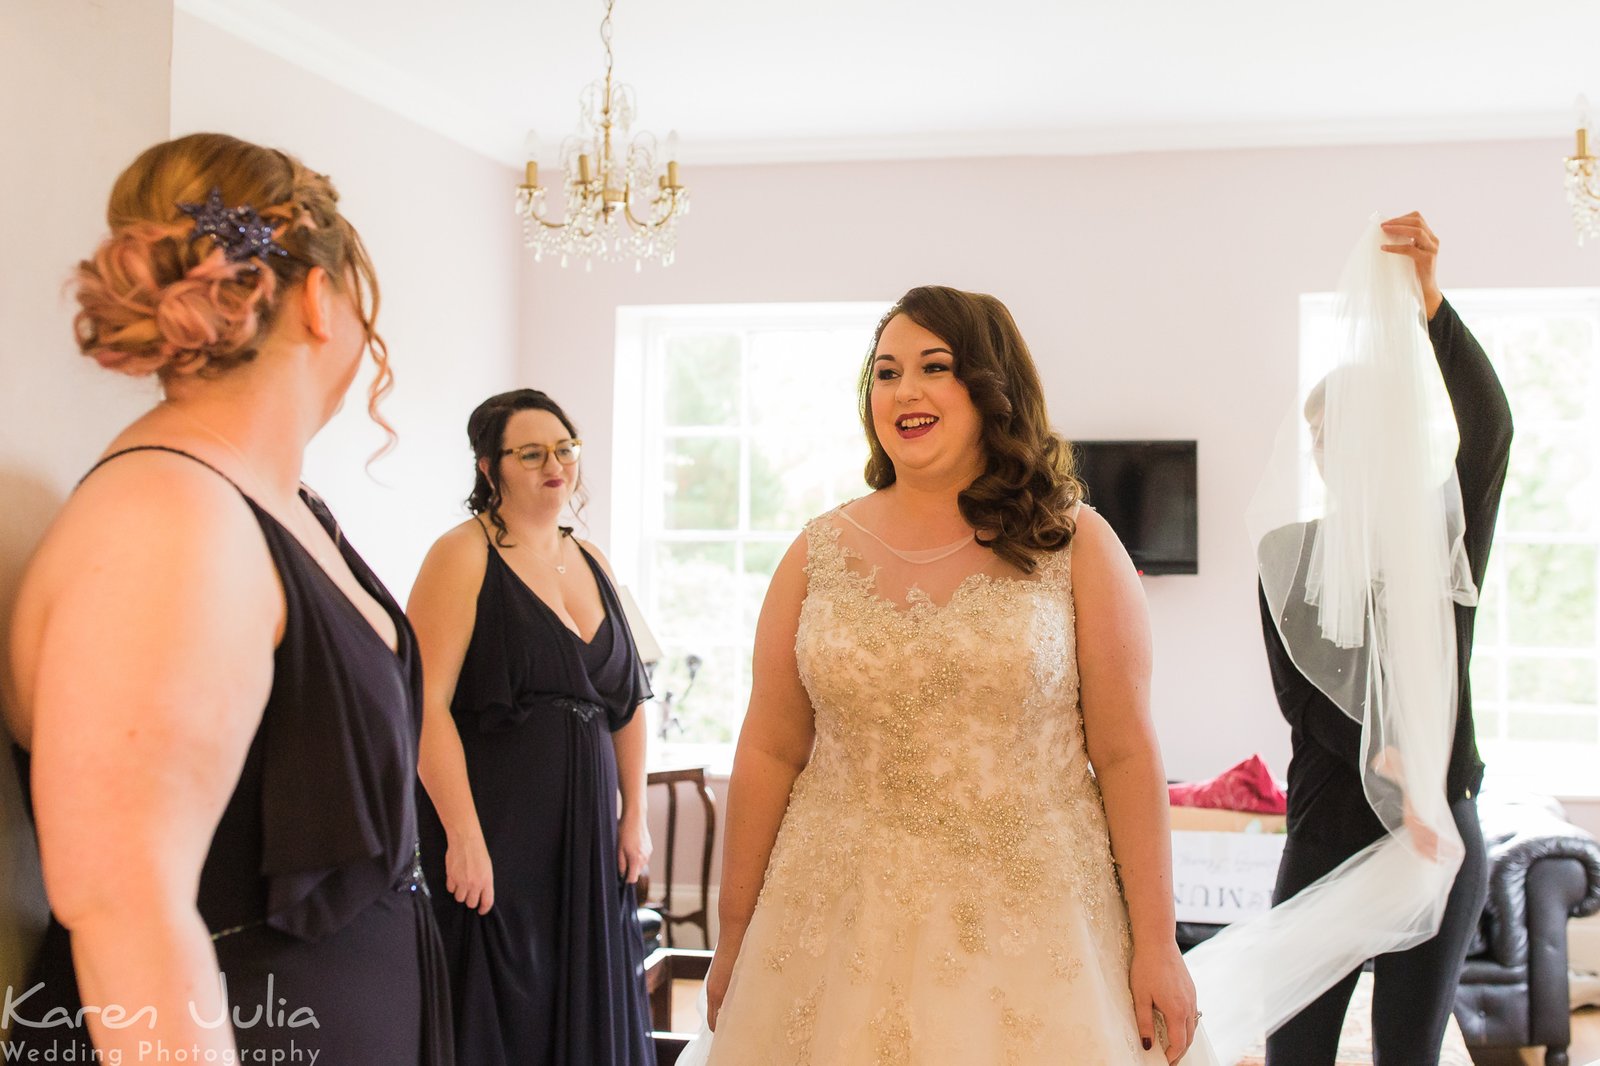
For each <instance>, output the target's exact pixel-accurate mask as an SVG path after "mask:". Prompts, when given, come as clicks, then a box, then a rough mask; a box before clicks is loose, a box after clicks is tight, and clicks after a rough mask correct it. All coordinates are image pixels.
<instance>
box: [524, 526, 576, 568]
mask: <svg viewBox="0 0 1600 1066" xmlns="http://www.w3.org/2000/svg"><path fill="white" fill-rule="evenodd" d="M566 542H567V535H566V534H565V533H562V534H561V539H560V540H558V541H556V554H557V556H559V555H560V554H561V549H562V546H563V545H565V544H566ZM528 554H529V555H531V556H533V557H534V558H535V559H537V560H539V561H540V562H541V563H543V564H544V565H546V566H553V567H555V571H556V573H558V574H565V573H566V572H567V564H566V563H552V562H551V561H550V560H549V559H546V558H545V557H544V556H542V555H540V554H539V553H538V552H536V551H534V550H533V549H532V548H529V549H528Z"/></svg>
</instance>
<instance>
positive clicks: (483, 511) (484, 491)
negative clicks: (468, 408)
mask: <svg viewBox="0 0 1600 1066" xmlns="http://www.w3.org/2000/svg"><path fill="white" fill-rule="evenodd" d="M518 411H548V412H549V413H550V414H553V415H555V416H556V418H557V419H558V420H560V422H561V425H562V426H564V427H565V428H566V431H567V436H568V437H569V438H573V439H576V438H577V436H578V427H577V426H575V425H573V423H572V419H570V418H568V417H567V412H565V411H563V410H562V409H561V405H560V404H558V403H556V402H555V401H554V400H552V399H551V398H550V396H549V394H548V393H544V392H540V391H539V390H538V389H512V390H511V391H510V392H501V393H497V394H495V395H494V396H491V397H489V398H488V399H487V400H485V401H483V402H482V403H480V404H479V405H478V406H477V407H475V408H474V409H473V411H472V414H470V415H468V416H467V441H468V443H470V444H471V445H472V458H473V459H474V460H475V463H474V465H473V479H472V494H471V495H469V496H468V497H467V510H468V511H469V512H471V513H472V514H475V515H487V516H488V517H489V521H490V522H492V523H493V524H494V529H495V534H494V540H495V543H496V544H498V545H500V546H501V547H503V548H504V547H509V546H510V545H509V544H507V542H506V537H507V536H508V535H509V533H510V531H509V530H508V529H507V528H506V520H505V519H504V518H502V517H500V504H501V502H502V501H503V499H504V497H503V496H502V495H501V492H500V460H502V459H504V458H505V456H504V455H503V454H502V453H503V452H504V450H505V447H506V423H508V422H510V421H511V416H512V415H514V414H516V413H517V412H518ZM587 500H588V493H587V492H585V491H584V488H583V474H582V472H581V471H580V472H579V474H578V480H577V483H576V484H575V485H574V486H573V498H572V501H571V502H572V510H573V514H574V515H579V516H581V515H582V513H583V505H584V503H585V502H587ZM561 531H562V532H563V533H566V534H568V535H571V533H572V527H571V526H562V527H561Z"/></svg>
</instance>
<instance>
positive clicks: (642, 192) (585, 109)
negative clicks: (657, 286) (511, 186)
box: [516, 0, 689, 270]
mask: <svg viewBox="0 0 1600 1066" xmlns="http://www.w3.org/2000/svg"><path fill="white" fill-rule="evenodd" d="M615 2H616V0H606V14H605V18H604V19H603V20H602V21H601V23H600V39H601V41H602V42H604V44H605V49H606V73H605V77H604V78H603V79H601V80H600V81H596V82H593V83H591V84H590V85H589V86H588V87H587V88H585V89H584V90H583V94H582V95H581V96H580V97H579V101H578V106H579V110H578V132H577V133H575V134H573V135H572V136H570V137H568V138H566V140H564V141H563V142H562V143H561V154H560V159H559V161H558V165H559V166H560V168H561V174H562V184H563V185H564V187H565V188H564V192H565V202H564V204H563V206H562V207H561V210H560V213H559V218H553V217H552V215H551V211H550V205H549V203H548V196H547V194H548V190H547V189H546V188H545V187H544V186H542V185H540V184H539V164H538V161H537V160H536V159H534V158H533V157H534V156H535V155H536V154H537V143H536V141H535V139H534V136H533V134H531V133H530V134H529V135H528V141H529V143H528V146H527V151H528V156H529V159H528V164H527V168H526V173H525V176H524V178H523V183H522V184H521V185H519V186H517V196H516V211H517V214H518V215H519V216H520V217H521V218H522V239H523V242H524V243H525V244H527V246H528V247H529V248H532V249H533V257H534V260H535V261H539V260H542V259H543V258H544V257H545V256H547V255H548V256H551V257H554V258H557V259H559V260H560V262H561V265H562V266H566V265H567V264H568V262H570V261H573V260H580V259H581V260H582V261H583V263H584V267H585V269H589V268H592V267H593V265H594V261H595V260H597V259H598V260H601V261H615V260H623V261H626V260H629V259H631V260H633V265H634V269H635V270H640V269H642V268H643V267H644V263H645V260H647V259H654V260H659V261H660V263H661V265H662V266H671V265H672V261H673V258H674V255H675V253H676V249H677V241H678V230H677V225H678V219H680V218H682V217H683V216H684V215H686V214H688V213H689V190H688V189H687V188H686V187H685V186H684V185H683V184H682V183H681V182H680V181H679V180H678V159H677V154H678V153H677V134H675V133H674V134H669V135H668V137H667V139H666V144H665V145H664V146H663V145H658V143H657V141H656V138H655V136H654V135H653V134H651V133H648V132H641V133H639V134H637V135H632V136H630V134H631V133H632V127H633V119H634V114H635V110H636V108H635V104H634V96H633V89H632V88H630V87H629V86H627V85H623V84H621V83H618V82H615V81H614V80H613V78H612V55H611V9H612V7H613V6H614V5H615ZM658 157H660V158H661V159H662V160H663V161H664V165H659V164H658V163H657V159H658Z"/></svg>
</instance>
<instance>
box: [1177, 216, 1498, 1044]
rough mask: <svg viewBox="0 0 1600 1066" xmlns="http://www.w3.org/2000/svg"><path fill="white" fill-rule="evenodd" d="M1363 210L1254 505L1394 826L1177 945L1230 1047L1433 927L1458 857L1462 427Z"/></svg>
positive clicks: (1296, 644) (1322, 676) (1305, 667)
mask: <svg viewBox="0 0 1600 1066" xmlns="http://www.w3.org/2000/svg"><path fill="white" fill-rule="evenodd" d="M1386 239H1387V238H1385V236H1384V234H1383V231H1382V230H1381V229H1380V228H1379V227H1378V225H1377V222H1376V219H1374V220H1373V222H1372V223H1371V224H1370V225H1369V226H1368V227H1367V230H1366V232H1365V233H1364V234H1363V236H1362V238H1361V240H1360V242H1359V243H1358V244H1357V245H1356V248H1355V250H1354V251H1353V252H1352V253H1351V255H1350V258H1349V261H1348V262H1347V263H1346V265H1345V270H1344V276H1343V278H1342V279H1341V282H1340V292H1339V300H1338V327H1339V332H1338V336H1337V342H1336V344H1335V351H1334V359H1333V365H1332V368H1331V369H1330V370H1329V372H1328V374H1327V375H1326V376H1325V377H1323V378H1321V380H1320V381H1318V382H1317V383H1316V384H1315V385H1313V386H1312V387H1311V388H1310V389H1309V390H1307V393H1306V395H1305V398H1304V400H1303V402H1302V403H1301V404H1297V405H1296V409H1295V410H1294V411H1293V412H1291V413H1290V415H1289V416H1288V417H1287V418H1286V419H1285V421H1284V425H1283V427H1282V429H1281V430H1280V431H1279V434H1278V441H1277V444H1276V446H1275V449H1274V454H1273V456H1272V459H1271V461H1270V463H1269V466H1268V469H1267V473H1266V476H1265V477H1264V478H1263V480H1262V483H1261V486H1260V488H1259V489H1258V490H1257V493H1256V497H1255V499H1254V501H1253V502H1252V504H1251V511H1250V515H1249V525H1250V535H1251V539H1252V541H1253V543H1254V544H1255V545H1256V550H1257V559H1258V562H1259V564H1260V572H1261V585H1262V589H1263V591H1264V592H1265V595H1266V600H1267V604H1268V606H1269V608H1270V609H1271V610H1272V612H1273V618H1274V620H1275V621H1276V623H1277V626H1278V632H1279V634H1280V636H1281V637H1282V639H1283V644H1284V647H1285V648H1286V649H1287V650H1288V652H1289V657H1290V659H1291V660H1292V661H1293V662H1294V664H1295V666H1296V667H1298V668H1299V670H1300V672H1301V673H1303V674H1304V675H1305V676H1306V678H1307V679H1309V680H1310V681H1311V682H1312V683H1314V684H1315V685H1316V686H1317V688H1318V689H1320V690H1321V691H1322V692H1323V693H1324V694H1326V695H1327V696H1328V698H1329V699H1330V700H1332V701H1333V703H1334V704H1336V705H1337V706H1338V707H1339V709H1340V710H1341V711H1343V712H1344V713H1345V714H1346V715H1348V716H1349V717H1350V718H1352V719H1353V720H1355V721H1356V722H1357V723H1359V724H1360V727H1361V731H1360V732H1361V743H1360V752H1359V758H1360V768H1361V773H1362V782H1363V785H1364V788H1365V791H1366V796H1367V799H1368V801H1369V802H1370V804H1371V805H1372V809H1373V811H1374V812H1375V813H1376V814H1377V816H1378V818H1379V820H1380V821H1382V823H1383V825H1384V826H1385V827H1386V828H1387V830H1388V833H1387V834H1386V835H1385V836H1383V837H1382V838H1380V839H1379V840H1378V841H1377V842H1375V843H1373V844H1371V845H1370V846H1368V847H1367V848H1365V849H1364V850H1362V851H1360V852H1358V853H1357V854H1356V855H1354V856H1352V857H1351V858H1350V859H1349V860H1347V861H1346V862H1345V863H1344V864H1343V865H1341V866H1339V867H1338V868H1337V869H1336V870H1334V871H1333V872H1332V873H1330V874H1328V875H1327V876H1326V877H1324V878H1323V879H1322V880H1320V881H1318V882H1316V883H1315V884H1313V885H1311V886H1310V887H1308V888H1307V889H1305V890H1304V891H1302V892H1301V893H1300V894H1299V895H1297V896H1295V897H1294V898H1293V899H1292V900H1289V901H1287V902H1286V903H1284V904H1282V905H1281V906H1278V907H1276V908H1274V909H1273V910H1272V911H1270V912H1268V913H1267V914H1265V915H1263V916H1261V917H1260V918H1258V919H1254V920H1251V921H1247V922H1243V923H1240V924H1238V925H1234V926H1231V927H1229V928H1228V929H1225V930H1223V932H1222V933H1220V934H1219V935H1217V936H1216V937H1214V938H1213V939H1212V940H1210V941H1208V942H1206V943H1205V944H1202V945H1200V946H1199V947H1197V948H1195V949H1194V950H1193V951H1191V952H1190V953H1189V955H1188V956H1187V958H1188V961H1189V968H1190V972H1191V973H1192V974H1193V976H1194V980H1195V984H1196V986H1197V987H1198V989H1199V996H1200V1005H1201V1007H1202V1008H1203V1009H1204V1011H1205V1025H1206V1029H1207V1031H1208V1034H1209V1036H1210V1038H1211V1041H1212V1043H1213V1045H1214V1046H1215V1047H1216V1049H1217V1051H1218V1053H1219V1055H1220V1056H1221V1058H1222V1060H1223V1061H1224V1062H1235V1061H1237V1059H1238V1054H1239V1052H1241V1051H1242V1050H1243V1048H1244V1047H1245V1045H1246V1044H1248V1043H1249V1042H1251V1041H1252V1040H1258V1039H1260V1036H1261V1034H1262V1033H1263V1032H1264V1031H1268V1030H1271V1029H1274V1028H1276V1027H1277V1026H1279V1025H1281V1024H1282V1023H1283V1022H1285V1021H1287V1020H1288V1019H1289V1018H1291V1017H1293V1016H1294V1015H1295V1014H1296V1013H1298V1012H1299V1010H1300V1009H1301V1008H1302V1007H1304V1006H1306V1005H1307V1004H1309V1003H1310V1002H1311V1001H1312V1000H1314V999H1315V998H1316V997H1317V996H1319V995H1320V994H1321V993H1322V992H1324V991H1325V990H1327V989H1328V988H1329V987H1330V986H1332V985H1333V984H1334V983H1335V982H1337V981H1338V980H1339V979H1340V978H1341V977H1343V976H1344V975H1345V974H1347V973H1349V972H1350V971H1351V970H1353V969H1355V968H1356V967H1358V966H1360V965H1361V964H1362V963H1363V962H1365V961H1366V960H1367V959H1369V958H1371V957H1373V956H1374V955H1378V954H1381V953H1384V952H1389V951H1396V950H1401V949H1404V948H1406V947H1409V946H1411V945H1414V944H1417V943H1420V942H1422V941H1424V940H1427V939H1429V938H1430V937H1432V936H1434V935H1435V934H1436V933H1437V932H1438V929H1439V922H1440V918H1441V916H1442V914H1443V911H1444V905H1445V900H1446V897H1447V896H1448V895H1449V892H1450V886H1451V884H1452V883H1453V882H1454V880H1455V875H1456V871H1457V869H1458V868H1459V867H1460V865H1461V858H1462V846H1461V838H1460V835H1459V834H1458V833H1457V831H1456V827H1455V822H1454V820H1453V818H1452V817H1451V814H1450V809H1449V805H1448V803H1447V801H1446V796H1445V776H1446V771H1447V768H1448V764H1449V758H1450V746H1451V741H1452V738H1453V736H1454V730H1455V713H1456V689H1457V686H1456V655H1455V647H1456V645H1455V621H1454V610H1453V604H1454V603H1457V602H1459V603H1473V602H1475V601H1476V596H1477V590H1476V589H1475V588H1474V587H1473V584H1472V578H1471V574H1470V572H1469V570H1468V566H1467V559H1466V553H1465V550H1464V548H1463V545H1462V533H1463V528H1464V526H1463V519H1462V509H1461V490H1460V486H1459V485H1458V484H1457V482H1456V476H1455V453H1456V445H1457V438H1456V428H1455V421H1454V418H1453V416H1452V413H1451V410H1450V405H1449V399H1448V397H1447V396H1446V393H1445V390H1444V383H1443V381H1442V379H1441V378H1440V376H1439V369H1438V364H1437V363H1436V362H1435V360H1434V356H1433V350H1432V347H1431V345H1430V343H1429V340H1428V335H1427V331H1426V328H1425V324H1424V320H1423V317H1422V315H1421V313H1420V308H1421V305H1422V304H1421V292H1420V288H1419V286H1418V283H1417V280H1416V273H1415V269H1414V267H1413V265H1412V262H1411V260H1410V259H1409V258H1407V257H1405V256H1402V255H1395V254H1392V253H1388V252H1384V251H1382V250H1381V249H1380V245H1382V244H1383V243H1384V242H1385V241H1386Z"/></svg>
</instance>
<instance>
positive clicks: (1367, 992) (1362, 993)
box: [1239, 973, 1472, 1066]
mask: <svg viewBox="0 0 1600 1066" xmlns="http://www.w3.org/2000/svg"><path fill="white" fill-rule="evenodd" d="M1263 1054H1264V1051H1263V1048H1262V1046H1261V1045H1257V1046H1256V1047H1253V1048H1251V1049H1250V1050H1249V1051H1248V1052H1246V1053H1245V1057H1244V1058H1242V1059H1240V1060H1239V1066H1263V1064H1264V1063H1265V1061H1266V1060H1265V1059H1264V1058H1263V1057H1262V1056H1263ZM1335 1061H1336V1062H1337V1064H1338V1066H1372V975H1371V974H1370V973H1364V974H1362V975H1361V980H1360V981H1358V982H1357V983H1356V991H1355V995H1353V996H1351V997H1350V1009H1349V1010H1348V1011H1347V1012H1345V1016H1344V1032H1342V1033H1340V1034H1339V1057H1338V1058H1337V1059H1336V1060H1335ZM1439 1066H1472V1058H1471V1056H1469V1055H1468V1054H1467V1045H1466V1042H1465V1041H1463V1040H1462V1039H1461V1027H1460V1026H1458V1025H1457V1024H1456V1020H1455V1018H1454V1017H1451V1019H1450V1024H1449V1025H1448V1026H1446V1027H1445V1031H1444V1047H1443V1049H1442V1050H1441V1051H1440V1053H1439Z"/></svg>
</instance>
